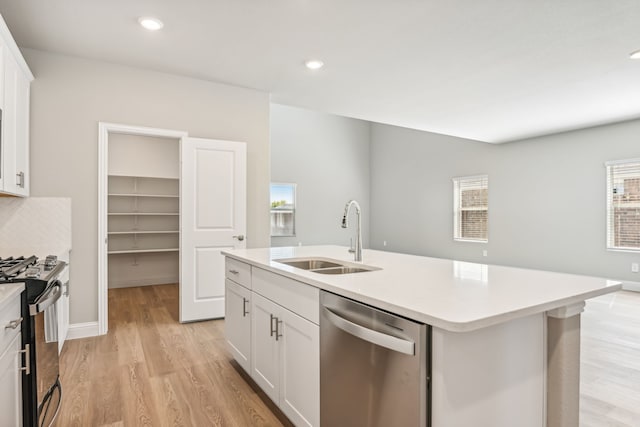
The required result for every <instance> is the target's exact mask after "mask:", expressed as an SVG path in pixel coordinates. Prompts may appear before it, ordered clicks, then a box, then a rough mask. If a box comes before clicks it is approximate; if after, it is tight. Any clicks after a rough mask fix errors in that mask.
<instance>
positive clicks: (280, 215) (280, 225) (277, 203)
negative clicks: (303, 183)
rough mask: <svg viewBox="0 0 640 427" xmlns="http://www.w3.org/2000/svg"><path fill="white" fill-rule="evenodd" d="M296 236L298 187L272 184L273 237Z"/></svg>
mask: <svg viewBox="0 0 640 427" xmlns="http://www.w3.org/2000/svg"><path fill="white" fill-rule="evenodd" d="M295 235H296V185H295V184H276V183H272V184H271V236H272V237H276V236H295Z"/></svg>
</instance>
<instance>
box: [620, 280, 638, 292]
mask: <svg viewBox="0 0 640 427" xmlns="http://www.w3.org/2000/svg"><path fill="white" fill-rule="evenodd" d="M622 289H624V290H625V291H634V292H640V282H622Z"/></svg>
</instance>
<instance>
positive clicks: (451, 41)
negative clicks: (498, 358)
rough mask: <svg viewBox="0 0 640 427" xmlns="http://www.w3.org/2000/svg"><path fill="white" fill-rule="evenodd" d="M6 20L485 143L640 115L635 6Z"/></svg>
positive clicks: (608, 1) (263, 10)
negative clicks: (156, 21)
mask: <svg viewBox="0 0 640 427" xmlns="http://www.w3.org/2000/svg"><path fill="white" fill-rule="evenodd" d="M0 13H1V14H2V15H3V17H4V18H5V20H6V21H7V24H8V26H9V28H10V30H11V31H12V33H13V35H14V37H15V39H16V41H17V43H18V45H19V46H21V47H28V48H35V49H40V50H47V51H52V52H59V53H63V54H69V55H75V56H81V57H86V58H92V59H98V60H104V61H109V62H115V63H121V64H127V65H131V66H136V67H143V68H148V69H153V70H158V71H163V72H169V73H175V74H181V75H186V76H191V77H196V78H200V79H206V80H212V81H217V82H225V83H229V84H234V85H239V86H243V87H248V88H254V89H258V90H261V91H266V92H270V93H271V94H272V95H271V99H272V101H273V102H276V103H280V104H287V105H294V106H300V107H305V108H309V109H313V110H318V111H323V112H328V113H333V114H339V115H343V116H348V117H355V118H360V119H364V120H370V121H374V122H381V123H388V124H394V125H398V126H404V127H409V128H414V129H420V130H425V131H430V132H437V133H443V134H448V135H454V136H459V137H464V138H470V139H474V140H479V141H485V142H494V143H497V142H506V141H513V140H518V139H522V138H527V137H532V136H538V135H543V134H548V133H555V132H559V131H564V130H570V129H576V128H582V127H588V126H593V125H597V124H604V123H611V122H616V121H621V120H627V119H632V118H638V117H640V60H635V61H634V60H630V59H629V53H631V52H632V51H635V50H637V49H640V1H638V0H538V1H531V0H464V1H463V0H316V1H312V0H226V1H223V0H180V1H177V0H136V1H131V0H59V1H42V0H20V1H16V0H0ZM142 15H152V16H156V17H158V18H160V19H161V20H163V21H164V24H165V27H164V28H163V29H162V30H161V31H159V32H153V33H152V32H148V31H146V30H143V29H142V28H141V27H140V26H139V25H138V23H137V18H138V17H139V16H142ZM309 58H320V59H322V60H323V61H324V62H325V67H324V68H322V69H321V70H318V71H310V70H307V69H306V68H305V67H304V66H303V62H304V61H305V60H306V59H309ZM36 77H37V76H36Z"/></svg>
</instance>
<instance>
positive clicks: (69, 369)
mask: <svg viewBox="0 0 640 427" xmlns="http://www.w3.org/2000/svg"><path fill="white" fill-rule="evenodd" d="M177 319H178V287H177V285H161V286H146V287H140V288H123V289H113V290H110V291H109V333H108V334H107V335H105V336H102V337H95V338H86V339H80V340H73V341H68V342H67V343H65V348H64V351H63V353H62V357H61V360H60V371H61V378H62V383H63V388H64V398H63V405H62V409H61V412H60V414H59V416H58V420H57V423H56V426H57V427H67V426H79V427H80V426H81V427H87V426H92V427H94V426H95V427H101V426H105V427H106V426H110V427H129V426H132V427H133V426H136V427H137V426H176V427H177V426H198V427H200V426H239V427H244V426H282V425H285V426H290V425H291V424H290V423H289V422H288V420H287V419H286V418H285V417H284V416H283V415H282V413H281V412H280V411H279V410H278V409H277V408H276V407H275V406H274V405H273V403H271V402H270V401H269V399H268V398H267V397H266V396H265V395H264V394H263V393H262V392H261V391H259V390H258V389H257V388H256V387H255V386H254V385H249V383H250V380H249V379H248V378H247V376H246V375H245V374H244V373H243V372H242V370H241V369H240V368H239V367H238V365H237V364H236V363H235V361H233V360H232V358H231V356H230V354H229V353H228V352H227V347H226V343H225V341H224V336H223V335H224V331H223V326H224V324H223V321H222V320H214V321H208V322H198V323H189V324H180V323H178V321H177ZM247 380H249V382H247ZM580 397H581V401H580V403H581V413H580V426H581V427H638V426H640V293H633V292H618V293H616V294H613V295H606V296H603V297H599V298H595V299H592V300H590V301H588V302H587V309H586V311H585V313H584V314H583V315H582V365H581V396H580ZM331 427H333V426H331Z"/></svg>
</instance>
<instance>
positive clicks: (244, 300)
mask: <svg viewBox="0 0 640 427" xmlns="http://www.w3.org/2000/svg"><path fill="white" fill-rule="evenodd" d="M248 302H249V300H248V299H246V298H242V317H246V316H247V314H249V311H248V310H247V303H248Z"/></svg>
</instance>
